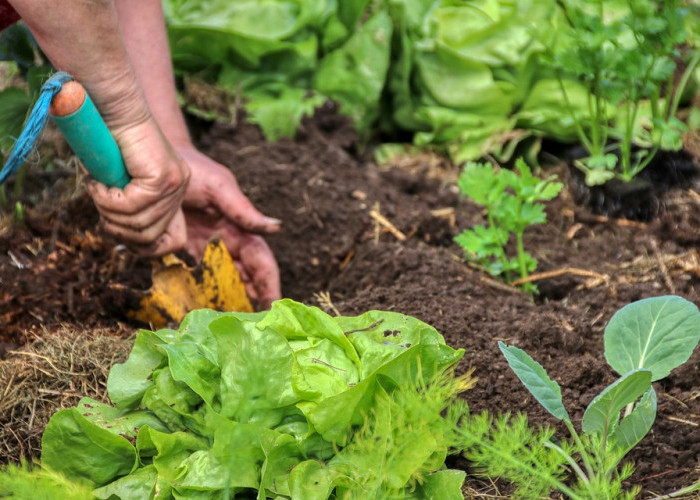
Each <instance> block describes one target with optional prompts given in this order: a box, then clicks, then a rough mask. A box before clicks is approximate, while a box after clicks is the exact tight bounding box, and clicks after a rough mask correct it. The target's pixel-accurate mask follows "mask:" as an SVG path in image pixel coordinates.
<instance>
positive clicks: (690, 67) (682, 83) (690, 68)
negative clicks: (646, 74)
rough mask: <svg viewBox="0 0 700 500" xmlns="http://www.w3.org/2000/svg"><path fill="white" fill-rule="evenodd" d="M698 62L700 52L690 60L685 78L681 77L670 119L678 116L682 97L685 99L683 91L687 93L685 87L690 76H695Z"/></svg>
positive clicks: (697, 51) (696, 52)
mask: <svg viewBox="0 0 700 500" xmlns="http://www.w3.org/2000/svg"><path fill="white" fill-rule="evenodd" d="M698 62H700V50H696V51H695V53H694V54H693V57H692V58H691V59H690V62H688V67H687V68H685V71H684V72H683V76H682V77H681V79H680V81H679V82H678V87H676V91H675V93H674V94H673V104H672V105H671V108H670V109H669V110H668V111H669V113H670V114H669V118H670V117H671V116H673V115H675V114H676V111H678V106H680V103H681V97H683V91H685V87H686V86H687V85H688V80H690V75H692V74H693V71H694V70H695V66H697V65H698Z"/></svg>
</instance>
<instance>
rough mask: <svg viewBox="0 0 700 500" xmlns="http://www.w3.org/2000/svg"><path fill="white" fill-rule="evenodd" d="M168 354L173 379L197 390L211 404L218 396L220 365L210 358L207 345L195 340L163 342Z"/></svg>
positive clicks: (163, 347)
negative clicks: (172, 342)
mask: <svg viewBox="0 0 700 500" xmlns="http://www.w3.org/2000/svg"><path fill="white" fill-rule="evenodd" d="M160 347H161V349H163V350H164V351H165V352H166V353H167V355H168V363H169V367H170V373H171V375H172V377H173V380H176V381H178V382H183V383H184V384H187V386H188V387H189V388H190V389H192V390H193V391H194V392H196V393H197V394H198V395H199V396H200V397H201V398H202V399H203V400H204V401H206V402H207V404H209V405H213V404H214V400H215V398H216V397H217V396H218V393H219V387H218V384H217V383H216V380H217V379H218V378H219V366H218V365H217V364H215V363H213V362H212V361H211V360H210V357H211V354H209V353H206V351H205V349H206V348H205V347H204V346H203V345H201V344H197V343H194V342H177V343H175V344H161V345H160Z"/></svg>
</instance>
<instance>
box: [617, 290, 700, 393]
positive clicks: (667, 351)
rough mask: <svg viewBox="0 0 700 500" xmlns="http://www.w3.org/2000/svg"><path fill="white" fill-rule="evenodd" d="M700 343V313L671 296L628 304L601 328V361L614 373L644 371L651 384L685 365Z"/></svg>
mask: <svg viewBox="0 0 700 500" xmlns="http://www.w3.org/2000/svg"><path fill="white" fill-rule="evenodd" d="M698 341H700V312H699V311H698V308H697V306H696V305H695V304H693V303H692V302H690V301H688V300H686V299H684V298H681V297H677V296H673V295H669V296H663V297H653V298H649V299H644V300H640V301H637V302H633V303H632V304H628V305H627V306H625V307H623V308H622V309H620V310H619V311H617V312H616V313H615V314H614V315H613V317H612V318H611V319H610V322H609V323H608V326H607V327H606V328H605V359H606V360H607V361H608V364H610V366H612V367H613V369H614V370H615V371H616V372H617V373H627V372H629V371H631V370H635V369H638V368H645V369H647V370H650V371H651V373H652V377H651V380H652V382H653V381H655V380H659V379H661V378H664V377H665V376H667V375H668V374H669V373H670V372H671V370H673V369H674V368H676V367H678V366H680V365H682V364H683V363H685V362H686V361H687V360H688V358H689V357H690V355H691V354H692V353H693V350H694V349H695V347H696V346H697V344H698Z"/></svg>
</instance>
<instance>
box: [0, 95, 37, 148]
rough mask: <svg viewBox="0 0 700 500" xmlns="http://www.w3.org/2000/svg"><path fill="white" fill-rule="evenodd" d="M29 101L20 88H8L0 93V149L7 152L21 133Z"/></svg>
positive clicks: (29, 104)
mask: <svg viewBox="0 0 700 500" xmlns="http://www.w3.org/2000/svg"><path fill="white" fill-rule="evenodd" d="M30 107H31V99H30V97H29V94H28V93H27V92H26V91H25V90H24V89H21V88H18V87H10V88H7V89H5V90H3V91H1V92H0V148H2V151H3V152H9V151H10V149H12V147H13V146H14V144H15V141H16V140H17V138H18V137H19V134H20V133H21V132H22V126H23V125H24V119H25V118H26V116H27V113H29V109H30Z"/></svg>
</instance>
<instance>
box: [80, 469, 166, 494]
mask: <svg viewBox="0 0 700 500" xmlns="http://www.w3.org/2000/svg"><path fill="white" fill-rule="evenodd" d="M157 477H158V472H157V471H156V468H155V467H154V466H153V465H147V466H146V467H143V468H141V469H138V470H136V471H134V473H133V474H129V475H128V476H124V477H122V478H119V479H117V480H116V481H114V482H112V483H109V484H108V485H106V486H103V487H102V488H97V489H96V490H93V492H92V494H93V495H94V496H95V497H97V498H99V499H102V500H111V499H113V498H118V499H119V500H143V499H144V498H153V495H154V493H155V488H156V478H157Z"/></svg>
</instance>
